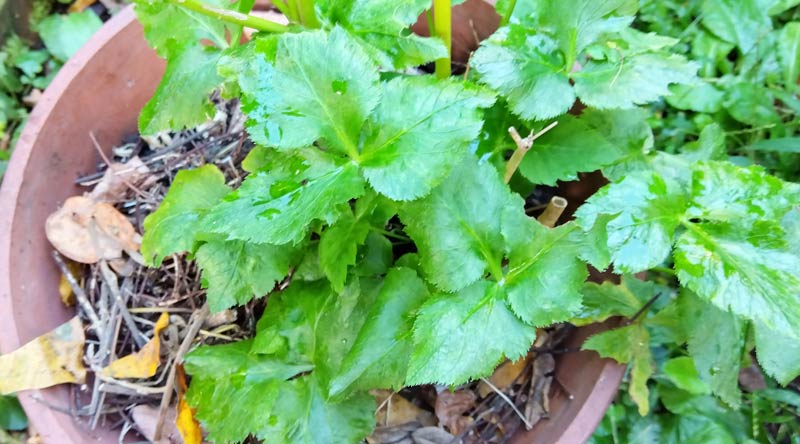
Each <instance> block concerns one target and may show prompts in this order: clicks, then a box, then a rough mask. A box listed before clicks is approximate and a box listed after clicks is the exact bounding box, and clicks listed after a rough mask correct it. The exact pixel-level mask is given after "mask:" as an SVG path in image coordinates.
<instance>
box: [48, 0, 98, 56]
mask: <svg viewBox="0 0 800 444" xmlns="http://www.w3.org/2000/svg"><path fill="white" fill-rule="evenodd" d="M101 26H103V21H102V20H100V18H99V17H97V15H96V14H95V13H94V12H93V11H91V10H86V11H83V12H75V13H72V14H63V15H62V14H53V15H50V16H48V17H47V18H45V19H44V20H42V21H41V22H39V23H38V24H37V27H36V31H37V32H38V33H39V37H41V39H42V42H43V43H44V46H45V47H46V48H47V50H48V51H49V52H50V54H52V55H53V57H55V58H57V59H58V60H60V61H62V62H65V61H66V60H67V59H69V58H70V57H72V55H73V54H75V53H76V52H78V50H79V49H80V48H81V46H83V44H84V43H86V42H87V41H88V40H89V38H90V37H91V36H92V34H94V33H95V31H97V30H98V29H100V27H101Z"/></svg>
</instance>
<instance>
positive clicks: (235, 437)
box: [185, 340, 312, 442]
mask: <svg viewBox="0 0 800 444" xmlns="http://www.w3.org/2000/svg"><path fill="white" fill-rule="evenodd" d="M252 342H253V341H252V340H247V341H241V342H236V343H232V344H226V345H217V346H204V347H200V348H198V349H196V350H194V351H192V352H191V353H189V354H188V355H186V361H185V365H186V371H187V372H189V374H191V375H192V383H191V386H190V387H189V391H188V392H187V395H186V398H187V401H188V402H189V403H190V404H191V405H192V406H193V407H195V408H196V409H197V410H196V417H197V419H198V420H200V421H201V422H202V423H203V425H204V426H205V429H206V430H207V431H208V433H209V435H208V438H209V440H211V441H215V442H230V441H244V440H245V439H246V438H247V436H248V435H249V434H250V433H252V432H254V431H257V430H261V429H262V428H263V427H264V426H266V425H267V424H268V423H269V419H270V413H271V412H272V411H273V407H274V404H275V402H276V401H277V399H278V394H279V392H280V388H281V382H282V381H284V380H287V379H289V378H291V377H293V376H295V375H297V374H299V373H302V372H306V371H309V370H311V368H312V366H310V365H308V364H306V365H292V364H286V363H283V362H281V361H280V360H276V359H274V358H271V357H264V356H260V355H256V354H252V353H251V352H250V348H251V346H252Z"/></svg>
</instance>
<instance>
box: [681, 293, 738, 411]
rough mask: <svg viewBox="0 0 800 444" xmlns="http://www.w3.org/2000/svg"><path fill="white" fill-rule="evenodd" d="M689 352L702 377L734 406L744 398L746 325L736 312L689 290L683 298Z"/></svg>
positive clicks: (682, 306) (683, 317)
mask: <svg viewBox="0 0 800 444" xmlns="http://www.w3.org/2000/svg"><path fill="white" fill-rule="evenodd" d="M679 310H680V313H681V317H682V320H683V322H682V324H683V327H684V329H685V330H686V334H687V337H688V338H689V340H688V346H689V347H688V348H689V354H690V355H691V357H692V359H693V360H694V364H695V367H696V369H697V372H698V374H699V375H700V378H701V379H702V380H703V381H705V382H706V383H707V384H708V385H709V387H710V388H711V392H712V393H714V394H715V395H717V396H719V398H720V399H722V400H723V401H724V402H726V403H727V404H728V405H730V406H731V407H733V408H738V406H739V403H740V402H741V392H740V391H739V362H740V360H741V356H742V352H743V350H744V336H743V335H744V333H743V325H742V323H741V321H739V320H738V319H737V318H736V317H735V316H734V315H732V314H731V313H728V312H726V311H722V310H720V309H718V308H716V307H715V306H713V305H711V304H709V303H707V302H704V301H701V300H700V299H698V298H697V297H695V296H693V295H691V294H689V293H688V292H686V293H682V294H681V295H680V298H679Z"/></svg>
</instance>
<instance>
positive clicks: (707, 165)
mask: <svg viewBox="0 0 800 444" xmlns="http://www.w3.org/2000/svg"><path fill="white" fill-rule="evenodd" d="M692 169H693V173H692V206H691V207H690V208H689V210H688V215H689V216H691V217H699V218H702V219H703V220H707V221H714V222H727V221H731V222H736V223H737V224H739V223H743V222H742V221H753V220H756V219H760V220H763V219H766V220H774V221H779V220H780V219H782V218H783V216H784V215H785V214H786V213H787V212H788V211H789V210H790V209H792V208H793V207H794V206H796V205H798V204H799V203H800V186H798V185H797V184H792V183H787V182H783V181H781V180H780V179H778V178H776V177H774V176H771V175H769V174H767V173H766V172H765V171H764V169H763V168H761V167H757V166H753V167H749V168H741V167H737V166H735V165H733V164H730V163H728V162H702V163H697V164H695V165H694V166H693V168H692Z"/></svg>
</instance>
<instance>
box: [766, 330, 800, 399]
mask: <svg viewBox="0 0 800 444" xmlns="http://www.w3.org/2000/svg"><path fill="white" fill-rule="evenodd" d="M755 330H756V353H757V355H758V363H759V364H760V365H761V367H762V368H763V369H764V370H765V371H766V372H767V374H769V375H770V376H772V377H773V378H775V380H776V381H778V382H779V383H781V384H782V385H787V384H789V383H790V382H792V381H793V380H794V379H795V378H797V377H798V376H800V343H799V342H798V341H797V339H795V338H793V337H791V336H789V335H786V334H785V333H783V332H781V331H777V330H773V329H770V328H769V327H767V326H765V325H764V324H763V323H760V322H756V323H755Z"/></svg>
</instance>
